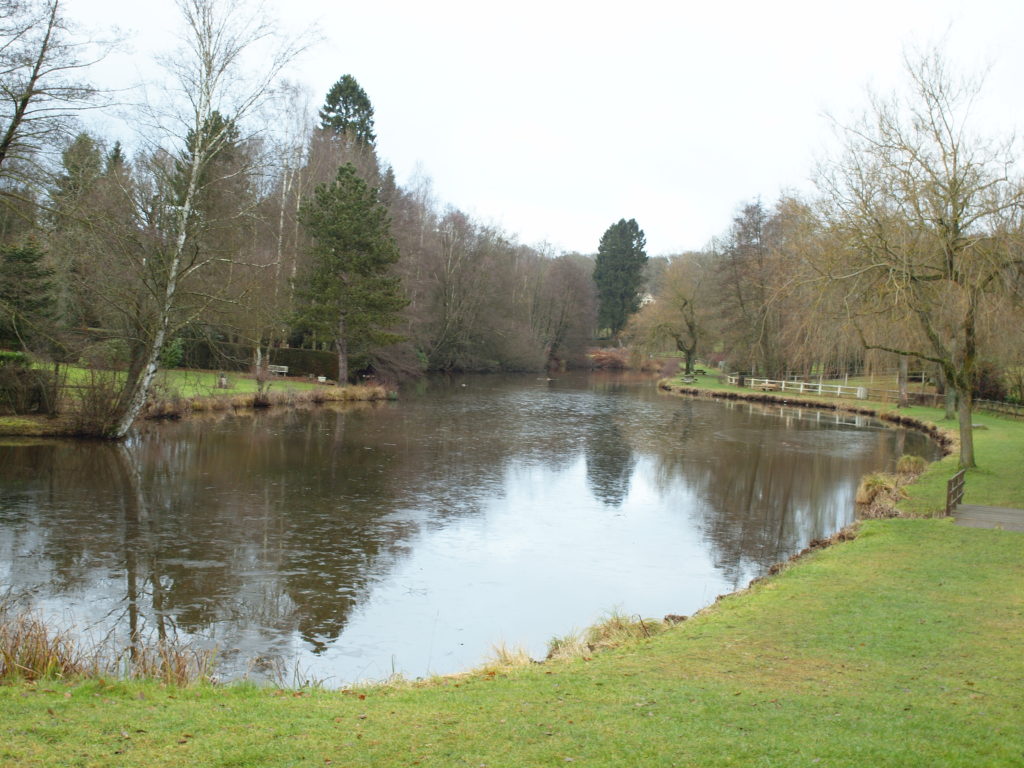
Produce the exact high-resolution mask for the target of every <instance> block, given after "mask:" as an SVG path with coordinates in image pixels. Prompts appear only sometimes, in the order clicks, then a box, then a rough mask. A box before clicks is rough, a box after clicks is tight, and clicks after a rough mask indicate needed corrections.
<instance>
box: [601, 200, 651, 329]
mask: <svg viewBox="0 0 1024 768" xmlns="http://www.w3.org/2000/svg"><path fill="white" fill-rule="evenodd" d="M645 245H646V240H645V239H644V233H643V230H641V229H640V227H639V226H638V225H637V223H636V220H635V219H630V220H629V221H626V220H625V219H619V221H618V222H617V223H615V224H612V225H611V226H610V227H608V229H607V230H606V231H605V233H604V235H603V236H602V237H601V244H600V246H598V249H597V262H596V263H595V265H594V282H595V283H596V284H597V295H598V302H599V304H598V311H597V321H598V326H599V327H600V328H602V329H605V328H607V329H609V330H610V331H611V333H612V335H615V334H616V333H618V332H619V331H621V330H622V329H623V328H625V327H626V321H627V320H628V319H629V316H630V315H631V314H633V313H634V312H636V311H637V310H638V309H639V308H640V288H641V286H642V285H643V271H644V264H646V263H647V253H646V252H645V251H644V246H645Z"/></svg>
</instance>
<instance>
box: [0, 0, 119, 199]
mask: <svg viewBox="0 0 1024 768" xmlns="http://www.w3.org/2000/svg"><path fill="white" fill-rule="evenodd" d="M109 48H110V44H109V43H102V42H101V43H96V42H86V41H81V40H77V39H76V38H75V36H74V34H73V32H72V30H71V29H70V28H69V27H68V25H67V23H66V22H65V20H64V17H63V15H62V14H61V3H60V0H22V1H19V0H0V109H2V115H0V178H4V179H5V180H6V179H9V178H10V177H11V176H12V175H14V176H16V177H17V176H21V175H23V174H24V173H25V170H26V169H30V168H34V167H35V166H36V165H37V162H38V155H39V153H40V151H41V150H43V149H45V148H48V147H57V146H59V144H60V142H59V141H58V139H59V137H60V135H61V133H62V132H63V130H64V129H65V128H66V126H67V125H68V123H69V121H70V120H71V118H72V117H73V116H74V115H76V114H77V113H79V112H80V111H81V110H82V109H85V108H88V107H90V106H93V105H95V103H96V97H97V95H98V93H99V92H98V91H97V89H96V88H95V87H93V86H92V85H91V84H90V83H88V82H87V81H86V80H85V77H84V74H85V70H86V69H87V68H88V67H89V66H90V65H91V64H94V63H95V62H96V61H98V60H99V59H101V58H103V56H104V55H105V54H106V53H107V51H108V50H109ZM5 186H6V185H5Z"/></svg>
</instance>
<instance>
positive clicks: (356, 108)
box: [320, 75, 377, 147]
mask: <svg viewBox="0 0 1024 768" xmlns="http://www.w3.org/2000/svg"><path fill="white" fill-rule="evenodd" d="M320 127H321V128H322V129H324V130H325V131H331V132H333V133H334V134H335V135H337V136H341V137H347V138H349V139H351V140H352V141H354V142H355V143H356V145H358V146H365V147H373V146H374V144H375V143H376V141H377V136H376V134H374V132H373V105H372V104H371V103H370V97H369V96H367V95H366V91H364V90H363V89H362V87H361V86H360V85H359V83H358V82H356V79H355V78H354V77H352V75H343V76H342V78H341V79H340V80H338V82H336V83H335V84H334V85H332V86H331V89H330V90H329V91H328V92H327V97H326V99H324V106H323V107H322V108H321V109H320Z"/></svg>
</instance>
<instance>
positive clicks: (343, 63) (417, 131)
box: [67, 0, 1024, 255]
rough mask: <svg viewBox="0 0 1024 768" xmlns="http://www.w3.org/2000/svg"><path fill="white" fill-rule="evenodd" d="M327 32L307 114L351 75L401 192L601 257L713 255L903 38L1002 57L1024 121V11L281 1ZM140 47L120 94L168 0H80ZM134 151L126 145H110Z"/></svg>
mask: <svg viewBox="0 0 1024 768" xmlns="http://www.w3.org/2000/svg"><path fill="white" fill-rule="evenodd" d="M266 5H267V6H268V7H270V8H271V9H273V10H274V12H275V13H276V14H277V15H278V17H279V18H281V19H282V20H284V21H285V23H286V25H293V26H296V27H298V26H301V25H305V24H308V23H313V24H315V27H316V29H317V30H318V31H319V32H320V33H321V34H322V35H323V37H324V42H323V43H321V44H319V45H318V46H316V47H315V48H314V49H313V50H311V51H310V52H309V53H308V54H307V55H305V56H304V57H303V59H302V60H301V61H300V62H299V64H298V65H297V66H296V67H295V68H293V70H292V72H291V73H290V79H292V80H295V81H297V82H300V83H302V84H303V85H305V86H307V87H308V88H309V89H310V98H311V102H312V104H313V106H314V107H319V105H320V104H321V103H322V101H323V97H324V94H325V93H326V91H327V89H328V88H329V87H330V86H331V84H332V83H334V81H336V80H337V79H338V78H339V77H341V75H343V74H352V75H353V76H355V78H356V79H357V80H358V81H359V83H360V84H361V85H362V86H363V88H364V89H365V90H366V92H367V94H368V95H369V97H370V99H371V101H372V102H373V105H374V109H375V112H376V114H375V117H376V129H377V137H378V139H377V146H378V151H379V154H380V155H381V156H382V158H383V159H384V160H386V161H388V162H390V163H391V164H392V165H393V166H394V168H395V171H396V173H397V174H398V178H399V181H400V182H403V183H404V182H407V181H408V180H409V179H410V178H411V177H412V175H413V174H414V173H415V172H416V171H417V169H418V168H419V169H420V170H422V172H424V173H425V174H426V175H428V176H430V177H431V178H432V179H433V181H434V189H435V194H436V196H437V198H438V199H440V200H441V201H443V202H446V203H450V204H452V205H454V206H456V207H459V208H462V209H463V210H465V211H467V212H469V213H470V214H472V215H473V216H475V217H476V218H478V219H480V220H482V221H485V222H491V223H495V224H498V225H500V226H501V227H503V228H504V229H505V230H506V232H508V233H509V234H510V235H517V236H518V238H519V240H520V241H522V242H525V243H528V244H531V245H536V244H539V243H542V242H547V243H549V244H550V245H551V246H552V247H553V248H554V249H555V250H557V251H563V250H578V251H581V252H585V253H589V252H594V251H596V250H597V244H598V241H599V239H600V237H601V234H602V233H603V232H604V230H605V229H606V228H607V227H608V226H609V225H610V224H612V223H614V222H615V221H617V220H618V219H620V218H627V219H628V218H635V219H636V220H637V222H638V223H639V224H640V226H641V228H642V229H644V231H645V232H646V235H647V243H648V253H650V254H652V255H655V254H663V253H674V252H678V251H681V250H685V249H696V248H700V247H702V246H703V245H704V244H706V243H707V241H708V240H709V239H710V238H711V237H712V236H714V235H718V234H721V233H723V232H724V231H725V230H726V229H727V228H728V226H729V224H730V221H731V218H732V216H733V214H734V212H735V211H736V210H737V208H738V207H739V205H740V204H741V203H743V202H745V201H748V200H751V199H754V198H756V197H758V196H760V197H761V198H762V199H763V200H764V201H765V202H766V203H771V202H773V201H774V200H775V199H776V197H777V196H778V195H779V193H780V192H782V191H784V190H795V191H806V190H809V189H811V185H810V181H809V180H810V178H811V177H812V175H813V168H814V161H815V157H817V156H819V155H821V153H822V151H823V150H824V149H825V147H826V146H827V143H828V140H829V137H830V135H831V134H830V128H829V124H828V122H827V120H826V119H825V118H824V116H823V115H824V113H825V112H830V113H832V114H834V115H836V116H837V117H840V118H845V117H848V116H850V115H851V114H852V113H853V112H854V111H855V110H858V109H860V108H862V107H863V105H864V103H865V88H866V86H867V85H868V84H871V85H872V86H873V87H875V88H877V89H879V90H882V91H889V90H891V89H892V88H893V87H894V86H895V85H896V84H897V83H898V82H899V79H900V72H901V67H902V56H903V52H904V49H905V48H906V47H907V46H908V45H913V44H919V45H920V44H927V43H929V42H934V41H936V40H938V39H940V38H941V37H942V36H943V35H944V34H946V33H948V51H949V54H950V59H951V61H952V63H953V64H954V65H955V67H956V68H957V69H958V70H961V71H976V70H978V69H980V68H981V67H983V66H987V65H991V67H992V69H991V72H990V74H989V76H988V81H987V88H986V94H987V97H988V98H987V101H986V103H985V104H983V105H982V110H983V112H981V114H984V115H986V116H988V117H989V118H990V120H991V122H992V123H994V124H997V125H999V126H1001V127H1003V128H1004V129H1007V128H1009V127H1015V126H1021V125H1024V119H1022V118H1024V115H1022V103H1024V102H1022V99H1021V96H1022V88H1021V84H1022V83H1024V45H1022V44H1021V43H1020V34H1021V30H1024V2H1020V0H973V1H972V2H970V3H967V2H957V1H954V0H920V1H919V0H885V1H879V0H861V1H860V2H857V3H852V2H843V3H838V2H830V1H829V0H808V1H807V2H799V1H796V0H773V1H772V2H764V0H759V1H757V2H741V1H739V0H733V1H732V2H727V1H726V2H723V1H721V0H720V1H719V2H715V3H710V2H701V3H696V2H679V1H678V0H677V1H676V2H649V1H648V0H633V2H628V3H625V2H618V3H606V2H601V1H600V0H590V1H589V2H579V1H577V0H564V1H562V0H547V1H546V2H537V1H536V0H520V1H518V2H515V3H496V2H488V1H487V0H432V2H423V0H418V1H413V2H410V1H409V0H392V1H391V2H384V1H382V2H361V3H355V2H351V3H346V2H338V1H332V0H267V1H266ZM67 7H68V13H69V15H71V16H73V17H74V18H76V19H81V20H82V21H83V22H84V23H85V24H87V25H88V26H89V27H91V28H92V29H95V30H99V31H103V30H104V29H109V27H111V26H113V25H115V24H116V25H117V26H118V27H120V28H121V29H122V30H123V31H124V32H127V33H129V34H128V40H129V41H130V42H131V44H132V46H133V47H134V49H135V50H134V53H133V54H132V55H129V54H128V53H123V54H119V55H117V56H115V57H112V58H111V59H110V60H109V61H108V62H107V63H106V64H105V65H104V67H103V68H101V69H100V70H99V71H98V76H99V77H100V78H101V79H102V80H104V81H106V82H111V83H116V84H118V85H123V84H124V83H125V82H126V79H125V78H128V77H131V76H135V74H137V73H139V72H146V71H147V70H146V66H147V65H145V64H143V63H140V62H142V61H144V60H146V59H148V58H149V57H151V56H152V55H153V54H154V53H156V52H158V51H164V52H166V51H167V50H169V49H170V48H171V47H172V46H173V43H174V39H173V30H174V29H175V28H176V25H177V12H176V10H175V7H174V4H173V3H171V2H170V1H169V0H67ZM111 138H121V139H122V140H129V141H130V137H128V136H113V137H111Z"/></svg>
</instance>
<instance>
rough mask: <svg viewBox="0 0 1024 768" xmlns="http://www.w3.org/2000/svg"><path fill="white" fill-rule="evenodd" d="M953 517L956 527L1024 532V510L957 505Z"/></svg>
mask: <svg viewBox="0 0 1024 768" xmlns="http://www.w3.org/2000/svg"><path fill="white" fill-rule="evenodd" d="M953 517H954V519H955V520H956V524H957V525H965V526H967V527H969V528H1001V529H1002V530H1004V531H1022V532H1024V509H1008V508H1006V507H979V506H976V505H974V504H958V505H957V507H956V510H955V511H954V512H953Z"/></svg>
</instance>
